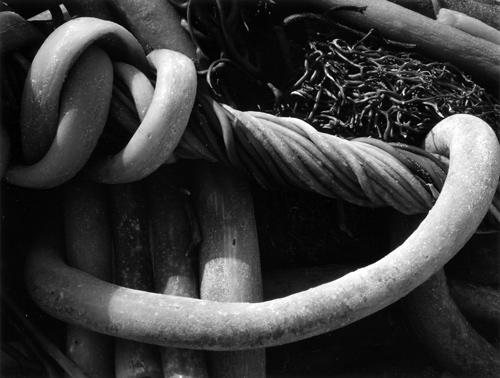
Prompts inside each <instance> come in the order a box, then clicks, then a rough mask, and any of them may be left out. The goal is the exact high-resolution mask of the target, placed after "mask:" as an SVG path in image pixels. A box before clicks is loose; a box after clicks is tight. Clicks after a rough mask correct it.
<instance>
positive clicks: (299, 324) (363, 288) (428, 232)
mask: <svg viewBox="0 0 500 378" xmlns="http://www.w3.org/2000/svg"><path fill="white" fill-rule="evenodd" d="M426 149H427V150H428V151H430V152H432V153H438V154H443V155H447V156H449V158H450V167H449V171H448V175H447V178H446V182H445V184H444V186H443V189H442V191H441V193H440V195H439V197H438V199H437V201H436V203H435V205H434V207H433V208H432V209H431V210H430V211H429V213H428V215H427V216H426V218H425V219H424V220H423V222H422V223H421V224H420V226H419V227H418V228H417V229H416V230H415V231H414V232H413V234H412V235H411V236H410V237H408V239H406V241H405V242H404V243H403V244H402V245H401V246H400V247H398V248H397V249H396V250H394V251H393V252H391V253H390V254H388V255H387V256H385V257H383V258H382V259H380V260H379V261H377V262H375V263H373V264H371V265H369V266H367V267H365V268H362V269H358V270H356V271H354V272H352V273H350V274H347V275H345V276H343V277H341V278H339V279H337V280H335V281H333V282H330V283H328V284H325V285H321V286H318V287H316V288H314V289H311V290H307V291H303V292H301V293H297V294H294V295H290V296H287V297H284V298H280V299H276V300H272V301H267V302H261V303H225V302H214V301H208V300H197V299H192V298H181V297H174V296H169V295H160V294H155V293H145V292H141V291H137V290H131V289H126V288H123V287H120V286H116V285H111V284H109V283H106V282H103V281H100V280H98V279H95V278H93V277H91V276H88V275H86V274H84V273H81V272H79V271H78V270H75V269H72V268H69V267H68V266H67V265H66V264H65V263H64V262H63V260H62V258H61V256H60V251H59V250H58V248H57V241H58V238H57V236H54V235H52V237H51V235H49V234H46V235H45V236H42V238H41V239H39V240H37V241H36V242H35V243H34V244H33V247H32V251H31V252H32V253H31V256H30V257H29V258H28V259H27V265H26V277H27V282H26V283H27V288H28V291H29V293H30V294H31V296H32V297H33V299H34V300H35V302H36V303H37V304H38V305H39V306H40V307H41V308H42V309H43V310H44V311H46V312H47V313H49V314H50V315H52V316H54V317H55V318H57V319H60V320H62V321H65V322H67V323H70V324H77V325H80V326H82V327H86V328H88V329H92V330H95V331H98V332H102V333H106V334H110V335H114V336H117V337H122V338H129V339H134V340H138V341H145V342H148V343H153V344H158V345H167V346H175V347H182V348H195V349H206V350H241V349H250V348H262V347H268V346H273V345H280V344H284V343H290V342H294V341H297V340H301V339H305V338H307V337H311V336H315V335H319V334H322V333H325V332H328V331H331V330H334V329H337V328H340V327H343V326H345V325H347V324H350V323H353V322H355V321H357V320H359V319H361V318H364V317H366V316H368V315H370V314H373V313H374V312H376V311H378V310H380V309H382V308H384V307H386V306H388V305H390V304H391V303H394V302H395V301H397V300H399V299H400V298H402V297H404V296H405V295H407V294H408V293H410V292H411V291H412V290H414V289H415V288H417V287H418V286H419V285H421V284H422V283H423V282H425V281H426V280H427V279H429V278H430V277H431V276H432V275H434V274H435V273H437V272H438V271H439V270H440V269H441V268H442V267H443V265H444V264H445V263H446V262H448V261H449V260H450V259H451V258H452V257H453V256H454V255H455V254H456V253H457V252H458V251H459V250H460V249H461V248H462V247H463V245H464V244H465V243H466V242H467V241H468V240H469V239H470V237H471V236H472V235H473V234H474V232H475V231H476V229H477V227H478V225H479V224H480V222H481V221H482V219H483V218H484V216H485V214H486V212H487V210H488V207H489V206H490V204H491V201H492V198H493V196H494V193H495V190H496V188H497V186H498V178H499V175H500V147H499V144H498V141H497V138H496V136H495V134H494V132H493V131H492V129H491V128H490V127H489V126H488V125H487V124H486V123H484V122H483V121H480V120H479V119H477V118H476V117H473V116H466V115H460V116H451V117H448V118H446V119H445V120H443V121H442V122H440V123H439V124H437V125H436V127H435V128H434V129H433V130H432V131H431V132H430V134H429V135H428V137H427V138H426ZM131 303H134V305H133V306H131V305H130V304H131Z"/></svg>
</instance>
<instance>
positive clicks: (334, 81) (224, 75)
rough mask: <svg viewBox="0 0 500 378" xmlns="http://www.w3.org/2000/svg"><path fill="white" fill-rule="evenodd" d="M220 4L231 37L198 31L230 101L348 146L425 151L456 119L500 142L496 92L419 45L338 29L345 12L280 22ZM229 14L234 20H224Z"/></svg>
mask: <svg viewBox="0 0 500 378" xmlns="http://www.w3.org/2000/svg"><path fill="white" fill-rule="evenodd" d="M209 4H210V3H208V4H205V5H204V6H205V7H210V6H209ZM224 5H225V6H227V7H229V6H228V5H227V4H224ZM212 6H213V7H212V8H210V9H211V10H212V14H213V15H214V18H215V19H217V20H218V22H220V23H222V24H224V25H225V26H226V28H225V29H226V34H224V33H220V32H219V33H218V34H216V35H211V31H210V28H208V27H206V26H204V24H203V20H202V19H201V18H197V19H196V21H197V22H195V23H193V24H192V25H190V27H191V30H192V35H193V36H196V38H195V40H198V41H199V44H200V45H201V46H203V47H204V50H203V51H208V52H209V54H208V55H210V61H211V65H210V67H209V68H208V69H207V70H206V71H205V72H206V73H207V75H206V79H207V82H208V85H209V87H210V88H211V89H212V93H213V95H214V96H215V98H217V99H218V100H219V101H221V102H224V103H226V104H228V105H231V106H235V107H238V108H240V109H246V108H249V109H251V108H253V109H256V108H257V109H260V110H261V111H265V112H268V113H273V114H275V115H280V116H293V117H297V118H301V119H302V120H304V121H306V122H308V123H309V124H311V125H312V126H314V127H315V128H316V129H317V130H319V131H322V132H325V133H329V134H333V135H337V136H340V137H343V138H355V137H373V138H377V139H381V140H384V141H388V142H403V143H407V144H413V145H419V144H420V143H421V142H422V138H423V137H424V136H425V135H426V133H428V132H429V130H430V129H431V128H432V127H433V126H434V125H435V124H436V123H438V122H439V121H441V120H442V119H444V118H446V117H448V116H450V115H453V114H471V115H474V116H477V117H479V118H481V119H483V120H484V121H486V122H487V123H488V124H489V125H491V126H492V127H493V128H494V129H495V131H496V133H497V135H500V102H499V99H498V97H496V96H495V95H494V94H492V93H494V92H492V91H491V89H490V88H488V89H485V88H484V87H482V86H481V85H479V84H478V83H476V82H475V81H474V80H473V79H472V78H471V76H470V75H469V74H467V73H464V72H463V71H462V70H460V69H459V68H457V67H456V66H455V65H453V64H451V63H449V62H438V61H435V60H433V59H430V58H428V57H427V56H426V54H425V52H422V51H420V49H419V47H417V46H415V45H408V44H403V43H398V42H395V41H391V40H388V39H386V38H384V37H382V36H380V35H379V33H377V32H376V31H375V30H371V31H370V32H368V33H363V32H360V31H359V30H355V29H352V28H350V27H347V26H345V25H343V24H340V23H338V22H336V21H334V20H333V18H332V17H331V15H332V13H333V12H336V11H339V10H344V11H345V10H346V9H345V7H341V8H337V9H331V10H329V11H328V12H325V13H324V14H321V15H319V14H312V13H297V14H292V15H288V16H286V17H281V16H280V15H279V14H277V13H276V12H275V11H274V9H273V7H272V4H271V3H270V2H258V3H257V4H253V5H252V6H249V5H245V6H244V5H239V12H237V11H236V10H235V9H237V8H238V6H237V5H235V4H231V6H232V7H233V8H230V9H223V7H222V8H220V9H219V8H217V7H216V6H215V4H212ZM348 8H349V9H347V10H349V11H352V12H361V13H362V12H363V9H362V8H359V7H348ZM194 9H196V7H194V6H193V9H192V10H191V12H192V13H193V14H196V12H195V10H194ZM226 14H229V15H231V16H232V17H229V16H227V18H226V19H225V18H224V16H225V15H226ZM280 17H281V18H280ZM193 18H194V16H193ZM234 35H237V36H238V39H239V40H241V41H246V42H247V44H246V45H245V47H242V46H239V47H238V48H236V47H235V48H230V47H231V45H230V44H228V43H226V42H225V41H226V40H227V39H231V38H230V36H234ZM224 36H225V37H224ZM233 40H234V39H233ZM207 41H210V43H208V42H207ZM263 41H266V43H263ZM233 47H234V46H233ZM270 72H271V74H270ZM236 79H237V80H236ZM236 82H237V83H238V84H235V83H236ZM236 85H237V87H236ZM488 91H490V92H488ZM249 93H250V94H252V96H248V94H249ZM249 97H251V98H252V100H249ZM243 98H244V99H243ZM249 101H251V104H248V102H249Z"/></svg>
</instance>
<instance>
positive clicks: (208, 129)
mask: <svg viewBox="0 0 500 378" xmlns="http://www.w3.org/2000/svg"><path fill="white" fill-rule="evenodd" d="M175 155H176V156H177V157H179V158H186V159H205V160H208V161H213V162H216V161H218V162H221V163H224V164H226V165H230V166H232V167H234V168H236V169H237V170H239V171H242V172H246V173H247V174H248V175H249V176H252V177H253V178H254V179H255V180H256V181H257V182H258V183H259V184H260V185H261V186H262V187H264V188H267V189H271V188H276V187H285V188H286V187H294V188H299V189H303V190H308V191H311V192H314V193H318V194H321V195H324V196H326V197H330V198H339V199H342V200H346V201H348V202H350V203H353V204H356V205H359V206H365V207H381V206H390V207H392V208H394V209H396V210H398V211H400V212H402V213H404V214H416V213H424V212H427V211H428V210H430V209H431V207H432V206H433V204H434V202H435V200H436V199H437V197H438V196H439V191H440V190H441V188H442V187H443V184H444V181H445V178H446V173H447V170H448V165H447V162H445V161H446V160H447V159H445V158H444V157H437V156H434V155H433V154H431V153H429V152H427V151H425V150H423V149H421V148H418V147H414V146H411V145H406V144H402V143H386V142H383V141H381V140H377V139H373V138H357V139H353V140H346V139H342V138H339V137H336V136H334V135H330V134H326V133H322V132H319V131H317V130H316V129H314V127H312V126H311V125H309V124H308V123H306V122H304V121H302V120H300V119H298V118H293V117H278V116H274V115H271V114H267V113H263V112H256V111H246V112H242V111H238V110H236V109H233V108H231V107H229V106H227V105H221V104H219V103H218V102H217V101H215V100H213V99H212V98H211V97H209V96H206V95H203V94H199V95H198V100H197V104H196V106H195V108H194V110H193V113H192V115H191V119H190V122H189V125H188V127H187V128H186V131H185V132H184V134H183V136H182V138H181V140H180V143H179V145H178V146H177V148H176V150H175ZM490 214H491V215H492V216H493V217H494V218H495V219H496V220H497V221H498V222H500V185H499V187H498V188H497V192H496V194H495V197H494V198H493V201H492V204H491V205H490Z"/></svg>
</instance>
